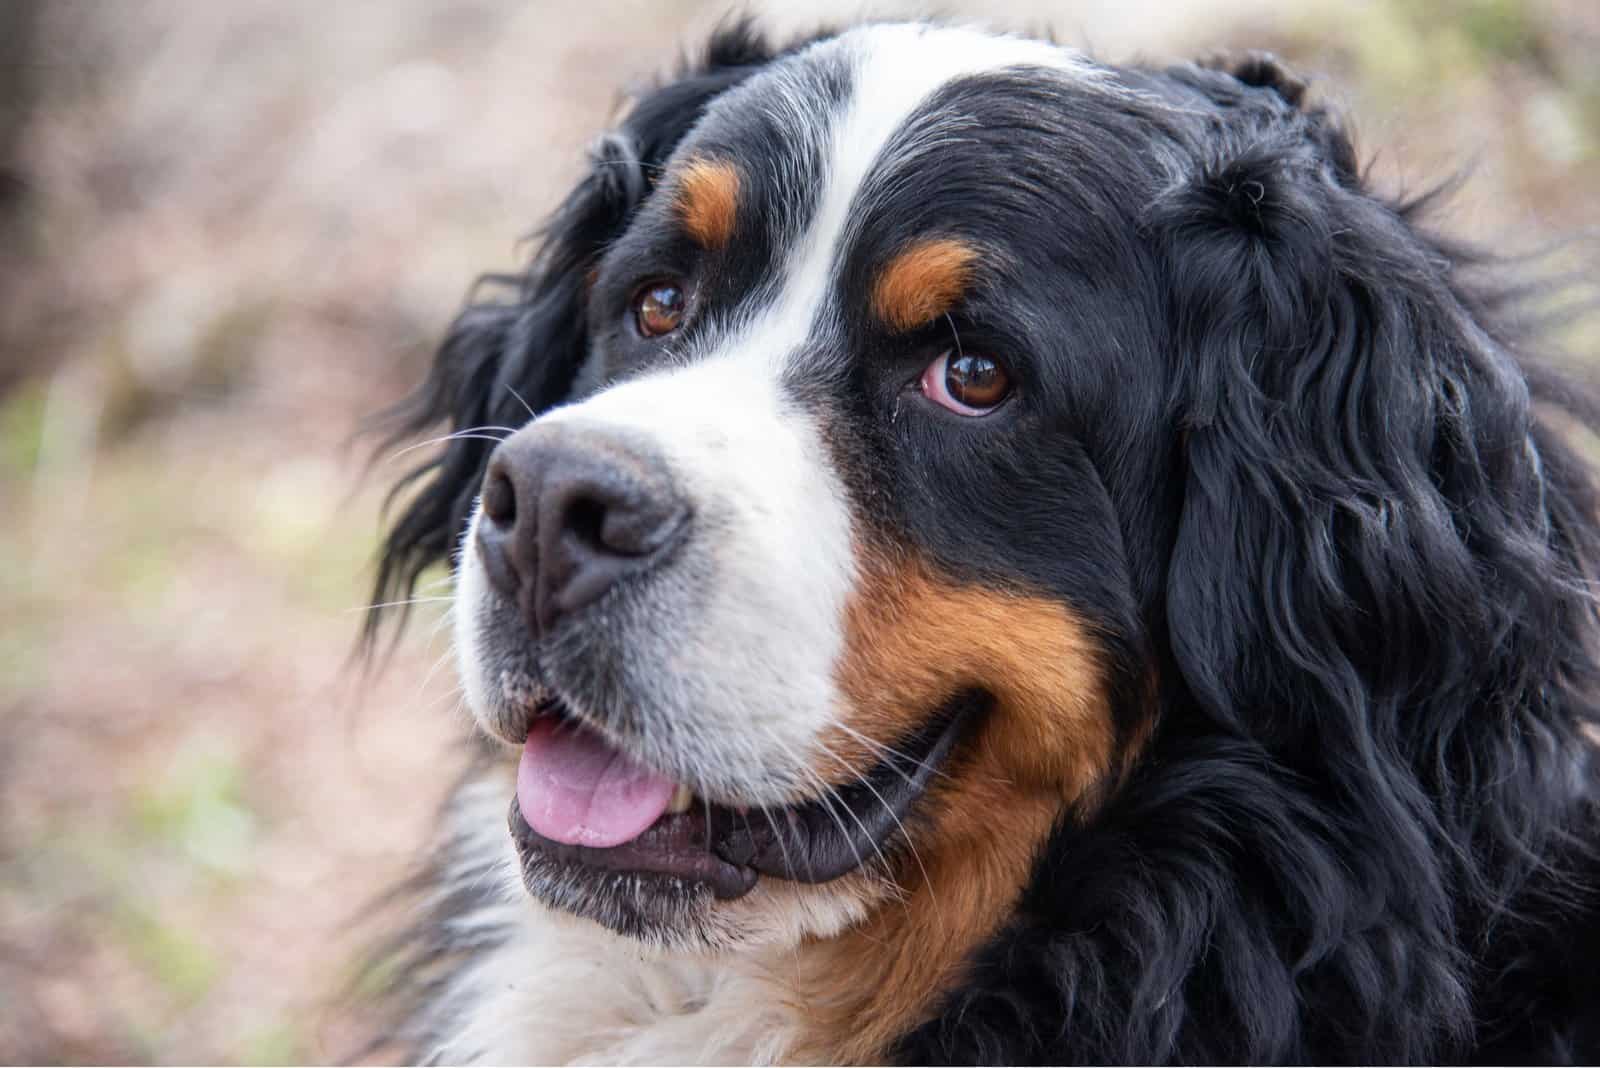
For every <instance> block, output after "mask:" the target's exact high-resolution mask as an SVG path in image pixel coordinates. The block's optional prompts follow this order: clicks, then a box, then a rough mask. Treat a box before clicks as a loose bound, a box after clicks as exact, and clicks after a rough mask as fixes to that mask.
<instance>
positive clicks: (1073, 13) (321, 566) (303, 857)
mask: <svg viewBox="0 0 1600 1068" xmlns="http://www.w3.org/2000/svg"><path fill="white" fill-rule="evenodd" d="M774 6H775V5H774ZM1291 6H1292V5H1282V4H1278V3H1272V4H1267V3H1264V2H1254V3H1245V4H1238V3H1235V4H1223V3H1221V2H1220V0H1209V2H1208V0H1188V2H1185V3H1166V2H1158V0H1141V2H1137V3H1131V4H1130V3H1111V2H1110V0H1102V2H1088V0H1085V2H1082V3H1077V4H1070V3H1063V4H1060V5H1050V6H1044V5H1041V4H1039V3H1037V2H1029V3H1015V4H1010V5H1007V9H1006V12H1007V19H1008V21H1011V22H1022V23H1026V24H1031V25H1035V26H1038V25H1046V24H1050V25H1054V26H1056V27H1057V28H1058V29H1059V31H1060V36H1061V37H1062V38H1063V39H1066V40H1069V41H1071V40H1078V41H1083V40H1087V41H1088V42H1090V43H1092V44H1093V45H1094V46H1095V47H1096V49H1097V50H1099V51H1100V52H1102V53H1104V54H1106V55H1108V56H1113V57H1125V56H1128V55H1130V54H1133V53H1135V52H1142V53H1145V54H1153V55H1157V56H1179V55H1185V54H1189V53H1197V52H1202V51H1207V50H1209V49H1211V48H1212V47H1215V46H1218V45H1232V46H1236V47H1243V46H1249V45H1259V44H1266V45H1268V46H1271V47H1274V48H1277V49H1278V50H1280V51H1282V52H1284V53H1286V54H1288V55H1290V56H1292V57H1294V58H1296V59H1297V60H1299V61H1301V63H1302V65H1303V66H1304V67H1306V68H1308V69H1310V70H1312V71H1324V72H1327V73H1328V74H1329V75H1331V76H1332V77H1333V78H1334V79H1335V83H1334V84H1336V85H1338V86H1339V88H1337V89H1335V90H1334V91H1333V93H1334V95H1335V96H1336V97H1337V98H1338V99H1340V100H1342V101H1344V102H1345V103H1347V104H1348V105H1349V106H1350V107H1351V108H1353V109H1354V110H1356V111H1358V112H1359V113H1360V114H1361V115H1363V116H1364V120H1363V123H1362V131H1363V133H1364V137H1363V143H1364V144H1365V146H1366V147H1367V148H1368V149H1369V150H1371V149H1375V148H1379V147H1381V148H1382V149H1383V152H1382V154H1381V156H1380V157H1379V158H1380V171H1381V173H1382V174H1383V175H1384V177H1385V180H1386V181H1396V182H1398V181H1400V180H1401V179H1402V178H1404V177H1406V176H1410V178H1411V179H1412V180H1413V182H1414V183H1416V184H1420V181H1421V180H1425V179H1427V178H1429V177H1432V176H1436V175H1438V174H1439V173H1441V171H1442V170H1443V169H1445V168H1447V167H1453V166H1456V165H1459V164H1461V163H1466V162H1474V161H1476V163H1477V164H1478V170H1477V173H1476V176H1475V177H1474V178H1473V179H1472V180H1471V182H1470V183H1469V184H1468V185H1467V187H1466V189H1465V191H1464V193H1463V195H1462V196H1461V197H1460V198H1459V199H1458V200H1457V201H1456V207H1455V208H1454V210H1453V213H1452V217H1451V220H1452V222H1453V224H1454V225H1455V226H1456V228H1457V229H1463V230H1466V231H1469V232H1473V233H1477V234H1480V235H1487V236H1491V237H1506V236H1509V237H1510V238H1511V239H1513V240H1514V241H1516V242H1517V243H1519V244H1520V245H1521V246H1522V247H1529V246H1531V245H1533V244H1535V243H1537V242H1538V241H1539V240H1541V239H1547V238H1552V237H1561V236H1565V235H1567V234H1569V233H1570V232H1571V231H1572V229H1573V228H1574V227H1575V226H1577V225H1579V224H1582V223H1587V224H1590V225H1593V224H1595V223H1596V222H1600V74H1597V73H1596V69H1595V67H1594V64H1593V61H1592V58H1591V57H1592V56H1593V55H1595V54H1597V52H1600V14H1597V9H1595V8H1594V6H1593V4H1592V3H1590V2H1589V0H1564V2H1557V0H1552V2H1549V3H1542V4H1534V3H1531V2H1529V3H1522V2H1516V0H1470V2H1466V3H1449V4H1447V3H1446V0H1429V2H1427V3H1424V4H1420V5H1419V4H1412V5H1403V4H1400V3H1399V2H1397V0H1369V2H1364V3H1359V4H1346V3H1339V2H1336V0H1317V2H1314V3H1311V4H1308V5H1302V6H1299V7H1295V8H1294V10H1293V11H1292V12H1287V13H1286V12H1285V11H1284V9H1285V8H1287V7H1291ZM720 10H721V9H720V7H713V6H709V5H705V4H700V3H689V2H669V3H652V2H646V0H638V2H635V3H630V4H617V3H613V4H602V5H596V4H593V3H586V4H577V3H564V2H563V3H554V2H546V3H533V4H523V3H518V4H511V3H491V2H487V0H476V2H468V3H458V4H452V5H449V6H443V5H433V4H428V3H423V2H422V0H387V2H385V3H383V4H381V5H379V4H364V3H353V4H329V3H310V2H306V0H295V2H287V3H285V2H277V0H238V2H233V3H228V4H210V3H204V2H202V0H188V2H183V0H151V2H146V3H142V4H138V5H133V4H116V5H112V4H101V3H94V2H86V0H84V2H71V0H55V2H52V3H50V4H49V5H48V7H47V10H46V12H45V17H44V19H43V23H42V25H41V27H40V36H39V38H38V40H37V41H36V42H35V44H34V45H33V47H32V48H31V54H30V58H29V67H30V69H31V70H32V72H33V73H34V74H35V76H36V78H35V82H36V85H37V87H38V89H39V99H38V106H37V108H36V109H35V111H34V113H33V115H32V117H31V120H30V122H29V123H28V125H27V126H26V127H25V128H24V130H23V132H22V140H21V144H20V149H19V153H20V155H19V168H18V169H19V171H20V173H21V174H22V175H23V176H24V178H25V179H26V182H27V189H28V190H29V193H28V196H27V197H26V199H25V201H24V202H23V209H24V210H23V213H22V215H21V216H20V218H19V220H18V222H17V232H16V240H15V241H12V242H9V243H8V248H7V251H6V257H7V263H6V264H5V265H4V267H5V269H7V271H8V273H7V275H6V283H5V289H4V291H3V292H0V298H4V301H5V302H4V304H3V305H0V331H3V332H0V363H3V365H4V366H5V367H6V368H7V369H8V371H10V372H11V373H12V375H17V374H22V375H23V376H24V377H23V379H22V383H21V384H20V385H18V386H15V387H14V388H12V389H11V390H10V392H8V393H6V394H4V395H3V396H0V515H3V516H5V518H6V522H4V523H3V524H0V565H3V566H0V605H3V606H4V614H5V621H4V623H3V624H0V1060H5V1061H16V1060H41V1061H61V1060H66V1061H72V1060H122V1061H171V1060H188V1061H225V1062H239V1061H284V1060H295V1059H301V1058H328V1057H331V1056H337V1055H339V1054H340V1053H341V1052H343V1051H344V1050H347V1049H348V1048H349V1043H350V1042H351V1041H352V1039H353V1037H354V1036H355V1035H356V1034H358V1033H359V1031H360V1027H361V1022H362V1008H361V1005H360V1002H359V998H356V999H353V1000H346V1001H330V998H329V995H330V993H331V992H332V991H334V990H336V989H337V987H338V986H339V984H340V983H341V982H343V981H344V980H346V979H347V978H348V977H349V976H350V974H351V966H352V964H351V962H352V960H353V959H354V957H355V955H356V953H357V951H358V950H359V948H360V945H361V943H362V941H363V938H364V935H365V931H364V930H363V929H362V928H361V926H360V924H359V923H358V922H357V921H358V920H359V919H360V918H361V916H362V913H363V905H364V903H365V902H367V901H368V900H370V898H371V896H372V895H373V894H375V893H376V892H377V891H378V890H379V889H381V887H382V886H383V885H384V884H385V882H386V881H387V880H389V879H391V878H393V877H394V876H395V875H396V874H397V873H398V872H399V871H400V870H401V869H402V868H403V867H404V865H405V863H406V861H407V858H409V857H411V856H413V855H414V853H415V851H416V849H417V848H418V847H419V844H420V843H421V842H422V841H423V840H424V836H425V833H426V828H427V825H428V818H429V814H430V812H431V808H432V805H433V804H434V802H435V800H436V798H437V795H438V793H439V791H440V790H441V789H442V787H443V785H444V783H445V782H446V780H447V779H448V777H449V764H450V762H451V760H452V757H451V756H450V754H451V747H452V744H453V739H456V738H459V737H460V736H461V734H462V733H463V731H464V724H463V721H462V718H461V716H460V715H458V714H454V713H452V708H453V707H454V705H455V699H454V692H453V681H452V680H450V679H449V678H448V674H449V673H448V670H440V671H437V672H434V673H433V674H432V676H431V677H429V670H430V666H431V665H433V664H434V663H435V662H436V661H437V658H438V657H439V656H440V654H442V653H443V652H444V645H443V642H442V640H441V639H440V637H439V636H438V635H437V634H433V635H430V634H429V633H428V632H429V630H430V626H431V624H432V623H433V622H434V621H436V620H437V619H438V618H439V616H440V612H439V611H438V609H439V608H440V607H441V606H440V605H439V604H437V603H429V604H424V605H422V606H420V609H419V612H418V617H417V624H418V625H417V626H415V627H414V628H413V630H412V632H411V634H410V635H409V637H408V638H407V639H406V641H405V642H404V643H403V644H402V645H401V646H400V649H399V651H398V653H397V656H396V659H395V662H394V663H393V665H392V666H391V668H390V670H388V671H387V672H386V673H385V674H383V675H382V676H381V677H380V678H379V679H378V680H376V681H374V682H370V683H368V682H364V681H363V680H362V679H361V678H360V677H359V675H358V674H357V673H353V672H351V671H349V670H348V669H347V657H348V654H349V653H350V651H351V644H352V641H353V639H354V636H355V632H356V629H357V624H358V622H359V618H360V617H359V614H357V613H356V612H355V611H354V610H356V609H358V608H359V606H360V605H361V604H362V603H363V602H364V599H365V596H366V586H365V583H366V582H367V581H368V579H369V577H370V569H369V565H370V554H371V551H372V548H373V546H374V544H375V540H376V533H377V518H376V517H377V500H378V496H377V493H378V490H380V489H381V487H382V486H383V484H384V483H385V482H386V481H388V480H389V479H390V478H391V477H392V476H393V475H394V474H395V473H396V469H397V468H396V465H395V464H392V463H390V464H386V463H383V462H381V461H380V462H379V464H378V466H377V467H376V469H375V471H374V472H373V473H372V474H371V475H370V476H368V477H365V478H363V477H362V476H361V463H360V461H361V459H362V453H361V451H360V450H354V451H352V450H351V449H350V448H349V447H348V442H349V438H350V435H351V433H352V431H353V430H354V429H355V427H356V425H357V423H358V421H359V419H360V417H362V416H363V415H365V414H367V413H369V412H371V411H373V410H374V409H376V408H378V407H380V406H382V405H383V404H385V403H387V402H389V401H391V400H392V399H394V398H395V397H396V396H397V395H398V393H399V391H401V390H402V389H403V388H404V387H405V386H406V385H407V384H408V383H409V382H411V381H413V380H414V378H415V377H416V375H417V374H418V372H419V370H420V367H421V364H422V361H423V359H424V358H425V355H426V352H427V350H428V348H429V345H430V343H431V340H432V339H433V338H435V337H436V336H437V335H438V333H439V332H440V330H441V328H442V326H443V324H444V323H445V321H446V320H447V318H448V316H449V314H450V312H451V310H452V308H453V307H454V306H455V304H456V302H457V300H458V299H459V297H460V295H461V293H462V292H463V290H464V288H465V286H466V283H467V281H468V280H469V279H470V278H471V277H472V276H473V275H474V274H476V273H477V272H479V271H482V270H485V269H491V268H503V267H506V266H509V265H511V264H512V263H514V262H515V258H516V248H515V243H514V238H515V237H516V236H517V235H519V234H521V233H525V232H526V231H527V230H528V229H529V228H530V227H531V225H532V224H533V223H534V221H535V220H536V219H537V218H538V217H539V215H540V214H541V212H542V211H544V210H545V209H546V208H548V206H549V205H550V204H551V203H553V201H554V199H555V198H556V196H558V195H559V193H560V191H561V189H562V187H563V183H565V182H566V181H568V180H570V178H571V177H572V176H573V175H574V174H575V173H576V169H577V166H578V161H579V159H580V154H581V148H582V146H583V144H584V143H585V142H586V141H587V140H588V139H589V137H591V136H592V135H593V134H594V133H595V132H596V131H597V130H598V129H599V128H600V126H601V124H602V123H603V122H604V121H605V118H606V116H607V115H608V114H609V112H610V110H611V108H612V106H613V104H614V102H615V99H616V97H615V92H616V90H617V89H618V88H619V87H621V86H624V85H626V84H629V83H630V82H633V81H636V80H638V79H640V78H642V77H646V76H648V75H650V74H653V73H654V72H657V71H659V70H661V69H663V68H664V67H666V66H668V65H670V63H671V61H672V58H673V56H674V55H675V54H676V52H677V51H678V48H679V46H680V44H681V42H683V41H685V40H689V39H692V38H693V37H694V36H695V35H696V34H698V33H699V32H701V31H702V30H703V29H704V27H706V26H708V25H709V24H710V23H711V22H712V21H713V20H714V19H715V18H716V17H717V15H718V14H719V13H720ZM853 10H856V6H855V5H851V6H850V7H849V8H840V9H839V11H836V12H835V13H836V14H837V13H841V12H842V13H849V12H850V11H853ZM774 21H776V22H777V24H778V25H780V26H782V27H785V28H795V27H798V26H800V25H803V24H805V23H807V22H810V21H813V20H812V19H811V18H810V17H809V16H808V17H804V18H802V17H796V16H794V15H784V16H781V17H777V16H775V19H774ZM0 151H3V148H0ZM3 162H4V161H3V160H0V163H3ZM6 377H8V376H7V375H0V381H3V380H4V379H5V378H6Z"/></svg>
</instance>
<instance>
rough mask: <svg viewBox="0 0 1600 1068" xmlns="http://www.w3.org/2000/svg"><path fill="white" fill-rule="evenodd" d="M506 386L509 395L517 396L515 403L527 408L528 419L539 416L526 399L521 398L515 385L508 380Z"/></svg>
mask: <svg viewBox="0 0 1600 1068" xmlns="http://www.w3.org/2000/svg"><path fill="white" fill-rule="evenodd" d="M506 388H507V389H509V390H510V391H511V395H512V396H513V397H515V398H517V403H518V404H521V405H522V406H523V407H524V408H526V409H528V418H530V419H537V418H539V413H538V412H536V411H534V410H533V405H531V404H529V403H528V402H527V401H526V400H524V399H523V397H522V394H520V393H518V392H517V390H516V387H515V386H513V385H512V384H511V383H510V382H507V383H506Z"/></svg>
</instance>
